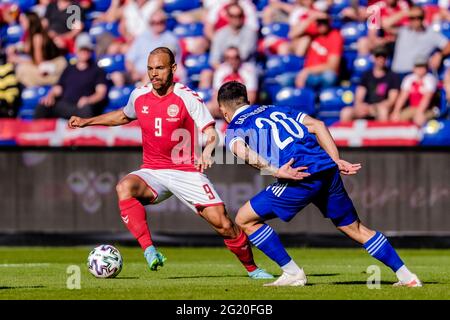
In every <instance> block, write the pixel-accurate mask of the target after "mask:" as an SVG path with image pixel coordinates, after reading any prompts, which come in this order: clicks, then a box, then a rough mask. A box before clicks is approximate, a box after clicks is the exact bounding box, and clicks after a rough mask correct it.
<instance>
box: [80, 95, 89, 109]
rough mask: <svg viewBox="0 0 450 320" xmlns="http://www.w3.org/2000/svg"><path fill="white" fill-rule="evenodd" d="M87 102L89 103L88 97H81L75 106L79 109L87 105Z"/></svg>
mask: <svg viewBox="0 0 450 320" xmlns="http://www.w3.org/2000/svg"><path fill="white" fill-rule="evenodd" d="M88 104H89V98H88V97H81V98H80V99H79V100H78V103H77V107H78V108H79V109H81V108H83V107H85V106H87V105H88Z"/></svg>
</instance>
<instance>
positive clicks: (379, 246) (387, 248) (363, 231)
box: [338, 221, 422, 287]
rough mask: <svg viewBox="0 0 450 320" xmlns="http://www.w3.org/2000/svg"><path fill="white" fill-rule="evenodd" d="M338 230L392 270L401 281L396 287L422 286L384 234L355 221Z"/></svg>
mask: <svg viewBox="0 0 450 320" xmlns="http://www.w3.org/2000/svg"><path fill="white" fill-rule="evenodd" d="M338 229H339V230H341V231H342V232H344V233H345V234H346V235H348V236H349V237H350V238H352V239H353V240H355V241H358V242H359V243H361V244H362V245H363V248H364V249H366V250H367V252H368V253H369V254H370V255H371V256H372V257H374V258H375V259H377V260H378V261H380V262H382V263H384V264H385V265H386V266H388V267H389V268H391V269H392V271H394V272H395V275H396V276H397V278H398V280H399V282H397V283H396V285H402V286H408V287H418V286H422V283H421V282H420V280H419V278H418V277H417V276H416V275H415V274H413V273H412V272H411V271H409V270H408V268H407V267H406V265H405V263H404V262H403V261H402V259H400V257H399V255H398V254H397V252H396V251H395V249H394V248H393V247H392V245H391V244H390V243H389V241H388V239H387V238H386V236H385V235H384V234H382V233H381V232H379V231H373V230H370V229H369V228H367V227H365V226H364V225H363V224H362V223H360V222H359V221H355V222H353V223H351V224H350V225H348V226H340V227H339V226H338ZM408 284H409V285H408Z"/></svg>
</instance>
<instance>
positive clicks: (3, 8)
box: [0, 3, 20, 25]
mask: <svg viewBox="0 0 450 320" xmlns="http://www.w3.org/2000/svg"><path fill="white" fill-rule="evenodd" d="M19 13H20V8H19V6H18V5H17V4H16V3H0V25H2V24H14V23H16V21H17V18H18V16H19Z"/></svg>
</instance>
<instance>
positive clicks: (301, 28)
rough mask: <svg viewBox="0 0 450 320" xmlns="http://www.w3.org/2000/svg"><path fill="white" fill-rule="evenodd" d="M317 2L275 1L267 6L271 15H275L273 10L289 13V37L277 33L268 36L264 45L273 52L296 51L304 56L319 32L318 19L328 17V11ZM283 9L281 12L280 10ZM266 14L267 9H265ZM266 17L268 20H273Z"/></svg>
mask: <svg viewBox="0 0 450 320" xmlns="http://www.w3.org/2000/svg"><path fill="white" fill-rule="evenodd" d="M315 4H316V2H315V1H312V0H297V1H296V2H295V4H291V3H286V2H281V1H274V2H272V3H271V4H270V5H269V6H268V7H267V8H273V9H268V12H269V13H270V15H269V16H271V15H273V11H275V12H279V13H278V15H280V13H281V14H282V13H283V12H285V13H289V16H288V21H287V22H288V23H289V25H290V28H289V34H288V37H289V39H283V38H280V37H278V36H276V35H269V36H266V37H265V38H264V40H263V47H264V49H266V50H269V52H271V53H276V54H280V55H286V54H290V53H291V52H293V53H295V54H296V55H298V56H304V55H305V52H306V49H307V48H308V46H309V44H310V41H311V37H312V36H314V35H315V34H317V25H316V20H317V19H320V18H326V17H327V15H326V13H324V12H322V11H320V10H318V9H317V8H316V6H315ZM280 11H281V12H280ZM265 12H266V14H268V13H267V11H265ZM271 20H272V19H269V18H268V17H266V21H267V23H266V24H268V21H271Z"/></svg>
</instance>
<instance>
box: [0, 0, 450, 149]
mask: <svg viewBox="0 0 450 320" xmlns="http://www.w3.org/2000/svg"><path fill="white" fill-rule="evenodd" d="M241 1H242V2H250V3H252V4H251V5H254V8H255V9H256V10H257V12H258V17H259V22H260V28H259V40H260V41H261V40H263V39H264V38H265V37H269V36H273V35H274V36H277V37H278V38H280V39H282V40H286V39H288V33H289V30H290V22H288V21H287V20H283V19H280V20H279V21H275V22H273V23H270V24H268V25H264V24H263V23H262V20H261V18H262V12H263V10H264V8H265V7H266V6H267V5H268V3H269V1H268V0H253V1H251V0H241ZM282 1H284V2H291V3H295V2H296V1H293V0H282ZM319 2H320V3H321V4H324V3H328V5H329V6H328V7H323V6H322V5H321V7H320V8H321V9H320V10H324V8H325V10H326V12H327V13H328V15H329V17H330V19H331V21H332V26H333V27H334V28H338V29H340V33H341V35H342V36H343V39H344V52H343V58H342V62H341V71H340V74H339V76H340V78H339V85H338V86H336V87H333V88H328V89H325V90H322V91H320V92H314V91H311V90H308V89H302V90H300V89H295V88H294V86H295V77H296V75H297V73H298V72H299V71H300V70H302V68H303V64H304V58H303V57H300V56H296V55H294V54H289V55H283V56H280V55H275V54H273V52H266V51H261V50H259V51H258V53H257V55H256V56H252V57H251V58H250V60H251V62H254V63H255V64H256V66H257V70H258V76H259V83H260V85H259V88H260V90H259V102H262V103H274V104H280V105H290V106H294V107H297V108H299V109H301V110H303V111H305V112H308V113H310V114H311V115H315V116H317V117H318V118H320V119H322V120H323V121H325V123H326V124H327V125H332V124H334V123H335V122H336V121H338V119H339V111H340V110H341V109H342V108H343V107H344V106H349V105H352V103H353V99H354V87H356V85H357V84H358V83H359V81H360V79H361V76H362V75H363V74H364V73H365V72H367V71H368V70H371V68H372V66H373V60H372V57H371V56H370V55H360V54H358V51H357V49H358V48H357V43H358V41H359V39H361V38H362V37H366V36H367V35H368V27H367V23H366V21H365V20H361V19H351V18H349V17H348V16H346V15H345V14H344V12H345V11H346V10H347V9H348V8H350V7H351V6H352V5H353V6H354V5H355V1H351V0H335V1H332V2H329V1H328V2H326V1H317V3H319ZM381 2H382V1H369V3H370V4H371V5H372V4H373V3H375V4H377V3H381ZM89 3H90V6H89V8H88V9H87V10H86V23H85V31H87V32H88V33H89V35H90V36H91V38H92V40H93V42H94V43H95V41H96V39H98V37H99V36H101V35H102V34H104V33H109V34H111V35H112V36H113V38H114V39H115V40H114V41H117V42H119V43H121V42H123V41H125V40H124V39H123V38H122V37H123V35H122V34H121V29H120V27H119V26H120V18H119V19H118V20H115V21H101V22H98V21H96V18H97V17H99V16H100V15H101V14H102V13H105V12H107V11H108V9H109V8H110V5H111V3H112V1H111V0H92V1H90V2H89ZM123 3H126V1H124V2H123ZM238 3H239V1H238ZM369 3H368V1H359V2H358V5H359V7H360V8H366V7H367V6H368V5H369ZM6 4H8V5H16V6H18V7H19V10H20V12H27V11H29V10H34V9H35V6H36V5H37V4H38V2H37V1H36V0H1V1H0V7H1V6H2V5H6ZM412 4H414V5H419V6H422V7H423V8H432V9H430V10H431V11H430V12H434V11H432V10H434V9H433V8H436V7H437V6H438V5H441V4H440V2H438V1H430V0H413V1H410V5H412ZM212 6H214V4H213V5H212ZM5 8H6V7H5ZM211 8H212V7H208V1H201V0H164V1H163V10H164V11H165V12H166V13H167V14H168V22H167V24H168V29H169V30H172V31H173V33H174V34H175V35H176V36H177V38H178V39H179V40H180V44H181V48H182V50H183V52H182V54H181V56H182V60H181V61H182V64H183V66H182V67H184V69H185V71H186V78H185V79H183V81H185V82H186V84H187V85H189V86H190V87H192V88H193V89H194V90H197V91H198V92H199V95H200V96H201V97H202V98H203V99H204V101H206V102H208V101H210V100H211V99H212V90H211V89H210V88H201V89H199V88H198V84H199V81H200V76H201V72H202V71H203V70H205V69H211V66H210V64H209V51H206V53H204V54H192V53H190V52H189V51H186V43H188V41H189V39H191V38H201V37H203V38H206V34H205V28H206V24H204V23H205V19H206V18H207V16H208V14H209V13H210V11H209V10H211ZM440 8H441V9H440V10H446V13H447V15H444V14H443V15H442V16H440V19H434V20H433V21H432V23H430V25H431V27H432V28H433V30H434V31H435V32H440V33H442V34H444V35H445V36H446V37H447V38H449V39H450V21H449V20H450V19H449V18H448V17H450V12H449V10H448V8H443V7H442V5H441V7H440ZM5 10H8V9H5ZM197 10H202V11H199V12H201V16H202V17H200V18H198V17H197V19H195V18H193V19H190V20H189V21H186V20H183V21H182V22H178V21H177V19H178V17H179V14H180V13H182V12H190V11H197ZM427 10H428V9H427ZM427 12H428V11H427ZM10 16H11V17H13V18H12V19H9V20H8V19H6V20H5V19H3V20H4V21H0V35H1V50H2V51H3V52H4V51H6V48H7V47H9V46H14V45H19V46H20V44H21V43H22V42H23V41H24V39H25V38H26V34H24V32H23V27H22V26H21V24H20V19H19V15H18V14H16V15H15V16H14V14H11V15H10ZM219 17H220V18H219V20H217V24H216V26H215V28H220V26H223V25H226V24H227V21H226V17H225V18H224V15H221V14H219ZM224 19H225V20H224ZM300 19H304V17H300ZM125 48H126V46H125ZM125 53H126V52H117V53H114V54H102V55H100V56H98V57H97V64H98V66H100V67H101V68H103V69H104V70H105V72H106V73H107V74H108V79H109V80H110V81H111V74H112V73H114V72H121V73H126V68H125ZM66 58H67V60H68V61H69V62H70V63H73V53H67V54H66ZM448 68H450V57H444V59H443V60H442V63H441V67H440V69H439V72H438V76H439V80H440V82H441V83H440V86H439V88H443V86H442V81H443V80H444V74H445V72H446V70H447V69H448ZM134 85H135V84H133V83H129V82H127V83H125V84H124V85H123V86H115V85H114V84H113V83H112V82H110V86H109V94H108V97H109V103H108V106H107V107H106V108H105V110H104V112H108V111H111V110H116V109H118V108H120V107H121V106H123V105H124V104H125V103H126V101H127V99H128V96H129V94H130V92H131V90H132V88H133V87H134ZM46 90H48V88H47V87H33V88H25V87H24V88H23V89H22V94H21V97H22V104H21V106H20V108H19V112H18V117H19V118H20V119H25V120H30V119H31V118H32V114H33V110H34V107H35V106H36V104H37V101H38V99H39V97H40V96H42V95H43V94H45V92H46ZM438 100H439V104H438V109H439V112H438V113H437V116H436V119H437V120H438V121H440V122H439V123H446V122H445V121H446V118H447V117H448V114H449V112H448V105H447V104H448V103H447V100H446V95H445V91H444V90H443V89H440V90H439V99H438ZM443 127H448V124H446V125H443ZM424 131H426V130H425V129H424ZM443 132H444V133H443V134H446V133H445V132H447V131H445V130H444V129H443ZM424 137H427V139H428V140H429V139H431V138H429V136H428V135H424ZM428 140H427V141H428ZM427 143H428V142H427ZM427 143H425V144H427Z"/></svg>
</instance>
